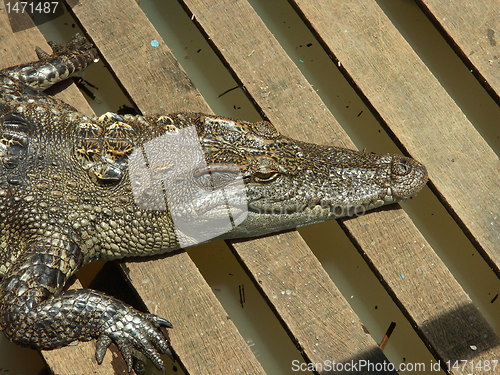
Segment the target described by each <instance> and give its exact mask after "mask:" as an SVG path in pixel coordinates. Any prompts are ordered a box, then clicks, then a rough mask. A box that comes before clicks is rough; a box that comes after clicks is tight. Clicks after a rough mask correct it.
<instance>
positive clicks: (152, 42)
mask: <svg viewBox="0 0 500 375" xmlns="http://www.w3.org/2000/svg"><path fill="white" fill-rule="evenodd" d="M159 45H160V42H158V41H157V40H156V39H153V40H152V41H151V47H158V46H159Z"/></svg>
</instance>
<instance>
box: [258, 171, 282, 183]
mask: <svg viewBox="0 0 500 375" xmlns="http://www.w3.org/2000/svg"><path fill="white" fill-rule="evenodd" d="M278 176H279V173H278V172H275V171H272V172H255V173H254V175H253V177H254V180H255V181H257V182H271V181H274V180H276V178H277V177H278Z"/></svg>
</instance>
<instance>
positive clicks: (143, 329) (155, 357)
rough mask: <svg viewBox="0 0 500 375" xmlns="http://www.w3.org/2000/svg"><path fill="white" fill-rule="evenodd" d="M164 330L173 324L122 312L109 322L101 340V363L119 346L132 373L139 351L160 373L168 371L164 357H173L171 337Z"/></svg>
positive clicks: (98, 355)
mask: <svg viewBox="0 0 500 375" xmlns="http://www.w3.org/2000/svg"><path fill="white" fill-rule="evenodd" d="M161 327H167V328H172V324H171V323H170V322H169V321H168V320H165V319H163V318H160V317H157V316H156V315H152V314H146V313H142V312H139V311H136V310H134V309H127V310H125V311H124V312H123V313H118V314H116V315H115V316H113V318H112V319H111V320H110V321H108V322H106V327H105V328H104V330H103V332H102V333H101V334H100V335H99V337H98V338H97V343H96V352H95V358H96V360H97V363H99V364H101V363H102V361H103V359H104V355H105V354H106V349H107V348H108V347H109V346H110V345H111V343H113V342H114V343H115V344H116V346H117V347H118V349H119V350H120V352H121V354H122V356H123V358H124V360H125V362H126V363H127V368H128V371H129V372H131V371H132V369H133V368H134V366H133V364H134V358H135V357H136V356H135V355H134V353H135V352H139V353H141V354H142V355H144V356H145V357H147V358H149V360H150V361H151V362H152V363H153V364H154V365H155V367H156V368H157V369H159V370H163V369H164V364H163V360H162V359H161V358H160V354H167V355H169V356H170V357H173V355H172V351H171V350H170V347H169V342H168V337H166V336H164V335H163V334H162V333H161V332H160V328H161Z"/></svg>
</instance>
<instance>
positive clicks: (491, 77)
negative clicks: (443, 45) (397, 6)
mask: <svg viewBox="0 0 500 375" xmlns="http://www.w3.org/2000/svg"><path fill="white" fill-rule="evenodd" d="M417 3H418V4H419V5H420V7H421V8H422V9H423V10H424V11H425V12H426V13H427V15H428V16H429V17H430V19H431V20H433V22H434V24H436V25H437V26H438V28H439V29H440V30H441V32H442V33H443V34H444V36H445V37H446V38H447V39H448V40H449V41H450V43H451V45H452V47H455V50H456V51H457V53H458V54H459V55H460V56H461V57H462V59H464V60H465V61H466V63H468V65H469V66H471V67H473V73H474V74H476V73H478V74H479V76H480V81H481V83H483V84H484V85H485V86H486V87H490V88H491V90H492V91H493V94H494V95H495V96H496V97H497V99H498V95H499V93H500V74H499V71H500V60H499V55H498V53H499V46H498V43H500V41H499V40H497V39H498V33H499V32H500V30H499V25H500V21H499V19H498V9H500V1H499V0H489V1H477V2H471V1H467V0H453V1H450V0H449V1H442V0H419V1H417Z"/></svg>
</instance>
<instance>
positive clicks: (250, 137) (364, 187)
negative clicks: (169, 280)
mask: <svg viewBox="0 0 500 375" xmlns="http://www.w3.org/2000/svg"><path fill="white" fill-rule="evenodd" d="M52 48H53V50H54V53H53V54H52V55H48V54H46V53H44V52H43V51H40V50H38V51H37V52H38V55H39V57H40V61H38V62H33V63H29V64H25V65H20V66H16V67H12V68H8V69H4V70H2V71H0V95H1V99H0V277H1V281H0V301H1V302H0V326H1V329H2V330H3V332H4V333H5V335H6V336H7V337H8V338H9V339H10V340H12V341H14V342H17V343H20V344H23V345H29V346H33V347H36V348H39V349H51V348H57V347H61V346H64V345H67V344H69V343H71V342H73V341H87V340H91V339H97V349H96V358H97V360H98V362H99V363H100V362H101V361H102V358H103V357H104V354H105V352H106V349H107V347H108V346H109V345H110V344H111V342H115V343H116V344H117V345H118V347H119V348H120V350H121V352H122V354H123V355H124V357H125V359H126V361H127V363H128V365H129V369H131V366H132V357H133V355H134V351H136V350H138V351H140V352H142V353H143V354H144V355H146V356H147V357H148V358H150V359H151V360H152V361H153V363H154V364H155V365H156V366H157V367H158V368H162V367H163V363H162V360H161V359H160V357H159V354H160V353H165V352H168V340H167V339H166V338H165V337H164V336H163V335H162V334H161V332H160V331H159V328H160V327H161V326H166V327H170V326H171V325H170V323H169V322H168V321H166V320H164V319H161V318H158V317H156V316H154V315H151V314H145V313H142V312H139V311H137V310H135V309H133V308H131V307H130V306H127V305H125V304H124V303H122V302H121V301H118V300H116V299H114V298H112V297H110V296H107V295H105V294H103V293H100V292H96V291H92V290H85V289H82V290H73V291H63V288H64V285H65V284H66V282H67V280H68V279H69V278H70V277H71V276H72V275H74V274H75V272H76V271H77V270H78V269H80V268H81V267H82V266H83V265H85V264H87V263H89V262H91V261H94V260H97V259H116V258H123V257H126V256H138V255H140V256H142V255H152V254H158V253H163V252H168V251H172V250H174V249H178V248H179V247H180V246H181V245H190V244H194V243H197V242H200V241H205V240H209V239H211V238H213V237H219V238H237V237H251V236H256V235H263V234H266V233H272V232H276V231H279V230H284V229H289V228H293V227H296V226H299V225H306V224H310V223H314V222H319V221H324V220H328V219H335V218H338V217H342V216H346V215H352V214H359V213H363V212H364V211H365V210H367V209H371V208H375V207H378V206H381V205H383V204H388V203H393V202H396V201H399V200H401V199H405V198H408V197H410V196H412V195H414V194H415V193H416V192H418V191H419V190H420V189H421V188H422V187H423V186H424V185H425V183H426V181H427V172H426V170H425V168H424V167H423V166H422V165H421V164H419V163H418V162H416V161H415V160H413V159H410V158H406V157H403V156H398V155H390V154H386V155H376V154H373V153H363V152H357V151H352V150H346V149H342V148H337V147H327V146H318V145H314V144H308V143H304V142H300V141H296V140H293V139H290V138H287V137H285V136H283V135H281V134H280V133H279V132H278V131H277V130H276V129H275V128H274V127H273V126H272V125H271V124H270V123H268V122H266V121H262V122H258V123H249V122H245V121H234V120H231V119H227V118H222V117H217V116H212V115H203V114H200V113H174V114H168V115H150V116H119V115H117V114H114V113H107V114H104V115H103V116H101V117H99V118H89V117H86V116H84V115H82V114H80V113H78V112H77V111H76V110H75V109H74V108H73V107H71V106H69V105H68V104H65V103H63V102H61V101H59V100H57V99H55V98H52V97H50V96H47V95H45V94H44V93H43V92H42V91H41V90H43V89H45V88H47V87H49V86H51V85H52V84H54V83H56V82H58V81H60V80H63V79H65V78H67V77H68V76H70V75H72V74H73V73H75V72H78V71H80V70H82V69H84V68H85V67H86V66H87V65H88V64H90V63H91V62H92V61H93V60H95V58H96V56H97V51H96V50H95V49H94V48H93V47H92V45H91V44H90V43H88V42H87V41H86V40H85V39H84V38H83V37H81V36H76V37H75V38H74V39H73V40H72V41H71V42H70V43H69V44H67V45H65V46H58V45H55V44H52ZM189 129H191V130H192V133H191V136H190V137H191V138H189V137H188V140H189V141H193V140H194V143H195V146H196V147H198V149H199V151H200V152H199V153H196V152H195V151H192V150H191V149H190V148H189V147H190V146H189V147H188V146H187V144H185V143H181V146H180V148H179V149H178V150H177V151H176V152H177V154H172V155H169V156H167V155H168V154H169V152H170V153H172V152H173V151H171V150H174V149H175V147H173V146H172V144H171V143H168V144H164V143H162V142H167V141H165V140H166V139H167V138H168V137H169V136H172V135H176V134H177V135H179V134H184V133H183V131H188V130H189ZM186 134H187V133H186ZM166 137H167V138H166ZM169 139H170V138H169ZM168 142H170V141H168ZM188 143H189V142H188ZM196 147H195V148H196ZM169 157H170V159H169ZM183 158H185V159H186V160H184V159H183ZM190 159H192V160H190ZM191 161H192V164H189V163H191ZM183 164H186V165H183ZM179 166H181V167H185V168H184V169H181V173H178V174H177V175H175V178H174V179H173V180H172V179H171V180H168V179H167V177H165V176H167V174H168V173H170V172H169V171H172V170H175V168H178V167H179ZM168 181H170V182H168ZM242 191H243V198H242V195H241V192H242ZM200 192H201V193H200ZM221 192H223V194H222V193H221ZM169 194H170V195H169ZM221 194H222V195H221ZM186 197H187V198H186ZM221 197H222V201H221V200H220V199H219V198H221ZM242 199H243V200H242ZM221 202H222V203H221ZM175 205H177V206H175ZM174 207H176V208H174ZM228 215H229V216H230V217H231V220H232V221H231V223H232V226H231V227H230V228H226V229H224V230H218V229H220V228H218V226H220V223H218V222H217V220H218V219H221V218H222V217H227V216H228ZM179 220H180V221H179ZM182 220H184V221H185V220H187V222H188V224H189V225H194V226H195V228H196V229H195V230H194V231H191V232H190V230H189V228H187V227H182V226H180V225H178V223H181V222H182ZM236 224H239V225H236ZM189 225H188V227H189ZM196 225H198V226H196ZM200 225H201V226H200ZM199 228H202V229H201V230H200V229H199ZM207 228H208V229H207ZM216 229H217V230H216ZM193 233H194V234H193ZM199 233H202V234H203V235H205V236H200V237H197V235H198V234H199Z"/></svg>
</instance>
